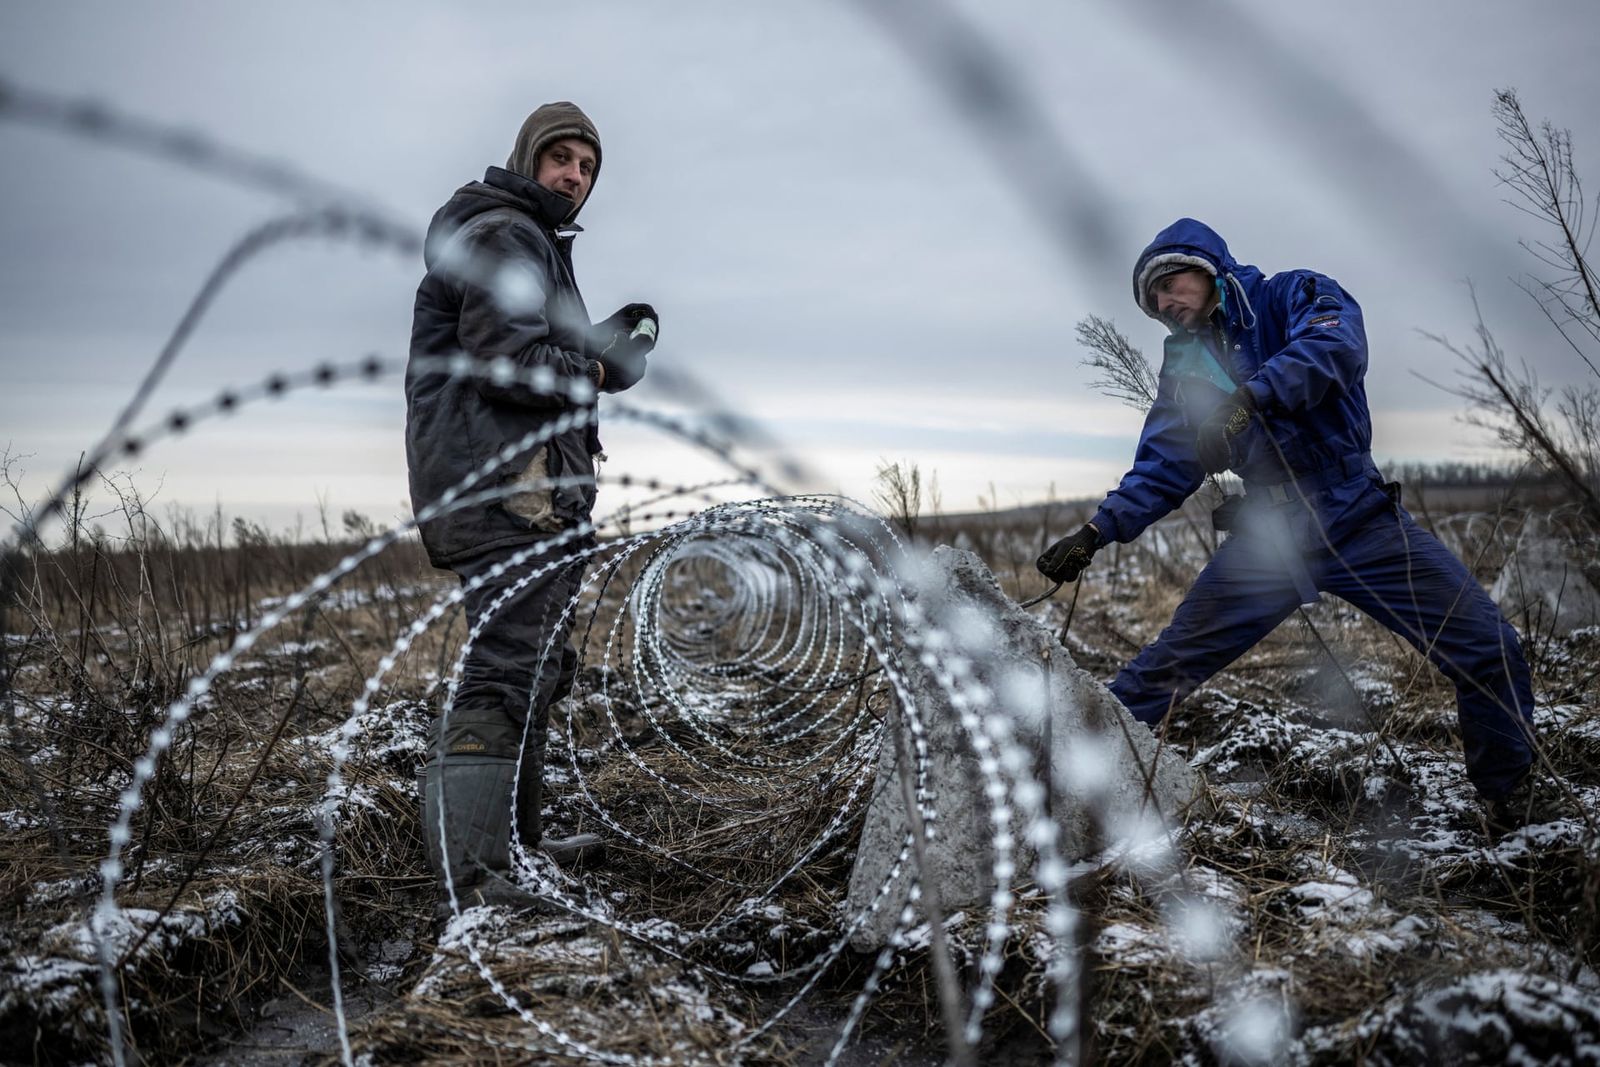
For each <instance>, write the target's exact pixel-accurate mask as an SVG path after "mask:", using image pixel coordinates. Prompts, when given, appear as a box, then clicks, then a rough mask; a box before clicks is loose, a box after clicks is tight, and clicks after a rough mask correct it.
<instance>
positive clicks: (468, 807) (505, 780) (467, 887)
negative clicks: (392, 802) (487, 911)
mask: <svg viewBox="0 0 1600 1067" xmlns="http://www.w3.org/2000/svg"><path fill="white" fill-rule="evenodd" d="M516 766H517V761H516V760H514V759H504V758H498V757H491V756H446V757H444V759H442V760H434V761H431V762H430V763H429V764H428V765H427V767H426V768H425V770H424V772H423V784H422V828H423V833H422V838H423V842H424V843H425V845H426V846H427V850H428V864H429V866H430V867H431V868H432V870H433V876H434V879H435V881H436V882H437V883H438V886H439V893H440V902H439V909H438V910H439V915H440V917H443V918H445V919H448V918H449V916H450V914H451V907H450V901H449V897H448V895H447V894H446V893H445V881H444V874H445V866H446V864H447V863H448V865H449V871H450V880H451V883H452V884H453V885H454V887H455V893H456V900H457V902H458V903H459V904H460V905H461V907H463V908H469V907H473V906H475V905H478V904H495V905H502V906H505V907H511V908H518V909H528V908H540V907H542V906H544V901H543V900H542V899H541V898H540V897H539V896H537V895H536V894H533V893H529V892H527V891H526V890H524V889H521V888H520V887H518V886H517V885H516V884H515V883H514V882H513V881H512V880H511V859H510V851H511V782H512V778H513V776H514V775H515V773H516ZM441 795H442V797H443V800H444V818H443V823H442V824H441V821H440V814H439V801H440V797H441Z"/></svg>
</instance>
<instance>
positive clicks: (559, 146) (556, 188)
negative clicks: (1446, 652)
mask: <svg viewBox="0 0 1600 1067" xmlns="http://www.w3.org/2000/svg"><path fill="white" fill-rule="evenodd" d="M594 165H595V154H594V146H593V145H591V144H590V143H589V142H588V141H585V140H583V139H582V138H578V137H563V138H561V140H559V141H557V142H555V143H554V144H552V145H550V147H548V148H546V149H545V150H544V152H543V153H542V154H541V155H540V156H539V173H538V174H536V175H534V177H533V180H534V181H536V182H538V183H539V184H540V185H542V186H544V187H545V188H546V189H549V190H550V191H551V192H552V193H560V194H561V195H562V196H564V197H566V198H567V199H568V200H571V201H572V207H573V210H577V209H578V208H579V207H581V206H582V205H583V201H584V198H585V197H587V196H588V195H589V187H590V186H591V185H593V184H594Z"/></svg>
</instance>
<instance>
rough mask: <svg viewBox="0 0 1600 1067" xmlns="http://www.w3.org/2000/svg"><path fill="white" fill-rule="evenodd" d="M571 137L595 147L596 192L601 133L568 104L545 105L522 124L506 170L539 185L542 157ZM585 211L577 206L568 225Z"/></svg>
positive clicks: (569, 217)
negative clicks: (555, 145)
mask: <svg viewBox="0 0 1600 1067" xmlns="http://www.w3.org/2000/svg"><path fill="white" fill-rule="evenodd" d="M567 137H576V138H578V139H579V140H582V141H587V142H588V143H589V144H590V145H592V146H593V147H594V173H593V175H591V176H590V183H591V184H590V186H589V188H590V191H591V192H593V190H594V185H593V182H594V181H597V180H598V179H599V177H600V159H601V152H600V133H599V131H597V130H596V129H595V128H594V123H592V122H590V121H589V116H588V115H585V114H584V113H583V111H582V110H580V109H579V107H578V105H577V104H574V103H571V102H570V101H567V100H560V101H557V102H556V103H553V104H545V105H543V106H541V107H540V108H539V109H538V110H537V111H535V112H534V113H533V114H531V115H529V116H528V118H527V121H525V122H523V124H522V129H521V130H519V131H518V132H517V143H516V144H515V145H514V146H513V147H512V149H511V156H510V158H508V159H507V160H506V169H507V170H509V171H511V172H513V173H515V174H520V175H522V176H523V177H524V178H528V179H530V180H532V181H537V180H538V178H539V157H541V156H542V155H544V150H545V149H547V148H549V147H550V146H551V145H553V144H555V143H556V142H557V141H559V140H562V139H563V138H567ZM581 207H583V205H582V204H577V205H575V206H574V207H573V209H572V214H570V215H568V216H567V218H566V220H565V221H567V222H570V221H572V220H573V219H574V218H576V217H577V214H578V209H579V208H581Z"/></svg>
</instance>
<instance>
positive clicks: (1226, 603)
mask: <svg viewBox="0 0 1600 1067" xmlns="http://www.w3.org/2000/svg"><path fill="white" fill-rule="evenodd" d="M1298 603H1299V596H1298V595H1297V594H1296V592H1295V588H1294V582H1293V579H1292V578H1291V577H1290V575H1289V572H1288V569H1287V568H1286V567H1285V566H1284V564H1283V560H1282V557H1281V556H1280V555H1279V554H1278V551H1277V549H1276V547H1275V546H1274V545H1272V544H1271V543H1269V542H1268V541H1266V540H1265V539H1263V538H1260V537H1254V536H1250V535H1247V534H1237V535H1235V536H1232V537H1230V538H1228V540H1226V541H1224V542H1223V543H1222V547H1220V548H1219V549H1217V553H1216V555H1214V556H1213V557H1211V562H1210V563H1208V564H1206V566H1205V569H1204V570H1202V571H1201V572H1200V576H1199V577H1198V578H1196V579H1195V581H1194V586H1193V587H1192V588H1191V589H1190V590H1189V593H1188V595H1187V596H1185V597H1184V598H1183V603H1182V604H1179V605H1178V610H1177V611H1176V612H1175V613H1174V614H1173V616H1172V622H1171V623H1170V624H1169V625H1168V626H1167V628H1166V629H1165V630H1163V631H1161V636H1159V637H1157V638H1156V639H1155V641H1154V642H1152V643H1151V644H1149V645H1147V646H1146V647H1145V648H1144V650H1143V651H1142V652H1140V653H1139V654H1138V655H1137V656H1135V657H1134V659H1133V662H1131V663H1129V664H1128V665H1127V666H1126V667H1124V668H1123V669H1122V670H1121V672H1120V673H1118V675H1117V677H1116V679H1115V680H1114V681H1112V683H1111V692H1112V693H1113V694H1114V695H1115V696H1116V698H1117V699H1118V700H1120V701H1122V703H1123V705H1124V706H1126V707H1127V709H1128V710H1129V711H1131V712H1132V713H1133V717H1134V718H1136V719H1138V720H1139V721H1140V722H1142V723H1146V724H1148V725H1151V726H1154V725H1155V724H1156V723H1158V722H1160V721H1161V719H1162V717H1163V716H1165V715H1166V713H1167V710H1168V709H1169V708H1171V707H1173V706H1174V705H1176V704H1177V703H1178V701H1180V700H1182V699H1183V698H1184V697H1186V696H1188V695H1189V694H1190V693H1192V692H1194V691H1195V689H1197V688H1199V687H1200V686H1201V685H1203V684H1204V683H1205V681H1206V680H1207V679H1208V678H1210V677H1211V676H1212V675H1214V674H1216V673H1217V672H1218V671H1220V670H1221V669H1222V668H1224V667H1226V666H1227V665H1228V664H1230V663H1232V662H1233V661H1234V660H1235V659H1237V658H1239V656H1240V655H1242V654H1243V653H1244V652H1245V651H1246V650H1248V649H1249V648H1250V646H1252V645H1254V644H1255V643H1256V642H1257V641H1259V640H1261V639H1262V638H1263V637H1265V636H1266V635H1267V634H1269V633H1271V632H1272V629H1273V627H1275V626H1277V625H1278V623H1280V622H1282V621H1283V620H1284V619H1285V618H1286V617H1287V616H1288V614H1289V613H1290V612H1291V611H1293V610H1294V609H1295V605H1296V604H1298Z"/></svg>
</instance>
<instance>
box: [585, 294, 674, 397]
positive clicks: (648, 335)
mask: <svg viewBox="0 0 1600 1067" xmlns="http://www.w3.org/2000/svg"><path fill="white" fill-rule="evenodd" d="M646 319H648V320H649V321H650V325H649V326H647V327H645V328H644V329H640V328H639V324H640V323H641V322H644V321H645V320H646ZM660 323H661V320H660V319H659V318H657V317H656V309H655V308H653V307H651V306H650V305H649V304H626V305H624V306H623V307H622V308H620V309H619V310H618V311H616V312H615V313H613V314H612V315H610V316H609V317H607V318H605V319H603V320H601V321H600V322H598V323H596V324H595V327H594V331H593V332H592V333H591V335H590V337H591V340H590V346H591V351H590V353H589V354H590V358H592V359H594V360H596V361H597V362H598V363H599V364H600V366H601V367H603V368H604V369H605V378H604V381H603V382H602V383H601V386H600V388H602V389H604V390H605V391H606V392H608V393H620V392H622V390H624V389H631V388H632V387H633V386H635V385H638V384H639V380H640V379H641V378H643V377H644V371H645V357H646V356H648V355H649V354H650V352H651V350H652V349H654V348H655V347H656V336H657V333H658V331H659V329H660Z"/></svg>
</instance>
